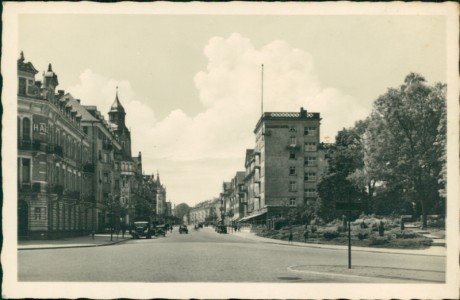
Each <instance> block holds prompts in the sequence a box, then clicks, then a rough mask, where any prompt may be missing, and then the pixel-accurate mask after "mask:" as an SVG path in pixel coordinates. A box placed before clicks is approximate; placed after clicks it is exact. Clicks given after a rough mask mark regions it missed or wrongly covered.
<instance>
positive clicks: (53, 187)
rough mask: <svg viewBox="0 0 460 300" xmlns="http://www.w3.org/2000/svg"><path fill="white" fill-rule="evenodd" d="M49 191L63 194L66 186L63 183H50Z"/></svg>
mask: <svg viewBox="0 0 460 300" xmlns="http://www.w3.org/2000/svg"><path fill="white" fill-rule="evenodd" d="M48 192H49V193H52V194H58V195H62V193H63V192H64V186H62V185H49V186H48Z"/></svg>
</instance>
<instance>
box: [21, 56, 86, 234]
mask: <svg viewBox="0 0 460 300" xmlns="http://www.w3.org/2000/svg"><path fill="white" fill-rule="evenodd" d="M17 68H18V83H19V86H18V117H17V126H18V128H17V134H18V162H17V163H18V169H17V171H18V173H17V174H18V234H19V237H20V238H21V237H29V238H30V237H43V238H49V237H57V236H63V235H77V234H81V233H83V232H85V231H88V230H90V229H91V228H92V218H91V215H92V211H91V205H92V199H91V195H92V190H91V187H90V184H89V183H90V182H92V181H93V176H92V175H91V174H88V175H87V176H86V175H85V171H84V166H85V164H86V162H87V161H88V160H90V157H91V141H90V140H89V139H88V138H87V136H86V134H85V133H84V131H83V129H82V123H81V121H82V115H81V114H80V113H79V112H78V111H77V109H76V108H75V105H73V103H72V102H70V101H67V100H66V99H63V98H62V97H61V95H62V94H63V92H62V91H60V92H59V93H58V94H56V87H57V86H58V84H59V82H58V76H57V75H56V73H54V71H53V69H52V67H51V64H50V65H49V67H48V70H47V71H46V72H44V75H43V82H41V81H35V75H36V74H37V73H38V71H37V70H36V69H35V68H34V66H33V65H32V63H30V62H25V58H24V55H23V53H21V57H20V58H19V59H18V63H17Z"/></svg>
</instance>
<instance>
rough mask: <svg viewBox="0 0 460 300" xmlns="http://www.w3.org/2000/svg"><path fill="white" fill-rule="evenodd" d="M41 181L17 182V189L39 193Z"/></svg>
mask: <svg viewBox="0 0 460 300" xmlns="http://www.w3.org/2000/svg"><path fill="white" fill-rule="evenodd" d="M41 189H42V183H40V182H32V183H31V182H18V190H19V191H20V192H31V193H40V192H41Z"/></svg>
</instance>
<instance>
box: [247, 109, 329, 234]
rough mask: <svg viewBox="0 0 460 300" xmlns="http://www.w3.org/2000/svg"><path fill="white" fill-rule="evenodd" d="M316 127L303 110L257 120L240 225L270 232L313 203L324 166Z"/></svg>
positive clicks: (312, 115)
mask: <svg viewBox="0 0 460 300" xmlns="http://www.w3.org/2000/svg"><path fill="white" fill-rule="evenodd" d="M320 122H321V118H320V114H319V113H311V112H307V111H306V110H304V109H303V108H301V109H300V112H266V113H264V114H263V115H262V117H261V118H260V120H259V121H258V123H257V125H256V128H255V130H254V133H255V135H256V145H255V147H254V150H253V151H251V150H247V153H246V178H245V181H246V186H247V188H248V192H247V196H248V197H247V198H248V206H247V213H248V215H247V216H245V217H244V218H243V219H241V220H240V221H247V222H251V223H259V224H266V225H268V226H269V227H271V226H272V225H273V222H274V221H275V220H276V219H277V218H280V217H282V216H283V215H285V214H286V213H287V211H288V210H289V209H290V208H294V207H297V206H301V205H309V204H310V203H313V201H314V200H316V197H317V193H316V189H317V182H318V179H319V177H320V175H321V173H322V172H323V170H324V166H325V161H324V153H323V151H322V150H321V149H320V139H319V137H320Z"/></svg>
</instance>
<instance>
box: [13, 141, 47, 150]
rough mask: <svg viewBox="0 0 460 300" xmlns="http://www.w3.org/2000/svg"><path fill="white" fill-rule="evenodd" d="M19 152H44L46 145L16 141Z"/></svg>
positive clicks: (38, 142)
mask: <svg viewBox="0 0 460 300" xmlns="http://www.w3.org/2000/svg"><path fill="white" fill-rule="evenodd" d="M18 149H19V150H32V151H45V150H46V145H45V144H44V143H43V142H42V141H39V140H27V139H26V140H21V139H19V140H18Z"/></svg>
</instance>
